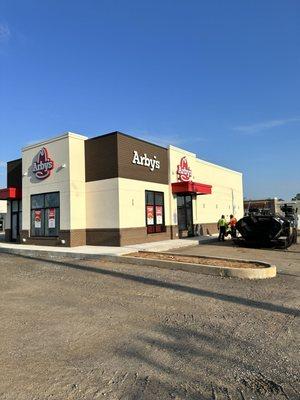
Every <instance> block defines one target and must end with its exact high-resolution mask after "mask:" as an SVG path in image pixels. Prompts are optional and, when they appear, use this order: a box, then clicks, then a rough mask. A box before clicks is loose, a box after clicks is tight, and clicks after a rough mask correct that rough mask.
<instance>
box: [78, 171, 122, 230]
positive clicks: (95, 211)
mask: <svg viewBox="0 0 300 400" xmlns="http://www.w3.org/2000/svg"><path fill="white" fill-rule="evenodd" d="M118 187H119V186H118V178H112V179H104V180H100V181H93V182H87V183H86V184H85V193H86V227H87V229H91V228H95V229H110V228H118V227H119V198H118Z"/></svg>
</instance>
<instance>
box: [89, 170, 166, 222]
mask: <svg viewBox="0 0 300 400" xmlns="http://www.w3.org/2000/svg"><path fill="white" fill-rule="evenodd" d="M146 190H154V191H159V192H163V193H164V198H165V223H166V225H169V223H170V218H169V215H170V214H169V201H168V198H169V185H163V184H160V183H152V182H144V181H136V180H133V179H126V178H112V179H104V180H100V181H94V182H87V183H86V227H87V229H91V228H97V229H109V228H136V227H144V226H145V225H146V224H145V191H146Z"/></svg>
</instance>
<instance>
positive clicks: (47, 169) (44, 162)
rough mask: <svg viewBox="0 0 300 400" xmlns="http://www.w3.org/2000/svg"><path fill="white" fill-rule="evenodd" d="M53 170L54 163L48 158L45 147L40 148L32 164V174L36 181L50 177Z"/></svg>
mask: <svg viewBox="0 0 300 400" xmlns="http://www.w3.org/2000/svg"><path fill="white" fill-rule="evenodd" d="M53 168H54V161H53V160H51V158H50V157H49V156H48V151H47V149H46V147H42V148H41V150H40V151H39V153H38V155H37V160H36V161H35V162H34V163H33V167H32V170H33V173H34V174H35V176H36V177H37V178H38V179H45V178H48V176H50V174H51V171H52V169H53Z"/></svg>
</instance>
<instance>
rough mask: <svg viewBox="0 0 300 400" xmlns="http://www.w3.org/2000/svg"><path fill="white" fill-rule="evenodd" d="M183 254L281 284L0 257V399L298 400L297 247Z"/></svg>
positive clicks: (207, 248)
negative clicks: (272, 269) (267, 275)
mask: <svg viewBox="0 0 300 400" xmlns="http://www.w3.org/2000/svg"><path fill="white" fill-rule="evenodd" d="M180 251H181V252H182V253H185V254H196V253H197V254H206V255H210V254H211V255H215V256H217V255H225V256H226V255H228V256H231V257H240V258H251V259H252V258H254V259H259V260H262V261H270V262H275V264H277V266H278V270H279V274H278V276H277V277H276V278H273V279H269V280H262V281H243V280H239V279H228V278H221V277H213V276H207V275H199V274H192V273H187V272H183V271H168V270H161V269H158V268H153V267H147V266H144V267H137V266H131V265H124V264H120V265H117V264H113V263H107V262H101V261H77V260H72V259H43V260H40V259H34V258H28V257H20V256H13V255H5V254H0V270H1V280H0V296H1V302H0V307H1V324H0V337H1V341H0V360H1V378H0V399H9V400H21V399H22V400H32V399H35V400H37V399H39V400H44V399H55V400H60V399H63V400H71V399H72V400H73V399H74V400H75V399H86V400H89V399H113V400H114V399H122V400H125V399H127V400H134V399H136V400H138V399H147V400H150V399H151V400H163V399H177V400H179V399H204V400H223V399H227V400H230V399H232V400H235V399H241V400H243V399H244V400H250V399H299V398H300V394H299V393H300V392H299V391H300V387H299V384H298V373H299V359H298V353H297V350H298V346H299V341H298V338H297V335H296V333H297V329H298V332H299V324H298V322H299V276H300V272H299V269H300V245H295V246H293V247H291V248H290V249H289V251H276V250H253V249H240V248H235V247H232V246H231V245H230V244H229V243H226V244H225V245H224V246H222V245H219V244H210V245H201V246H197V247H195V248H186V249H183V250H180ZM220 253H222V254H220Z"/></svg>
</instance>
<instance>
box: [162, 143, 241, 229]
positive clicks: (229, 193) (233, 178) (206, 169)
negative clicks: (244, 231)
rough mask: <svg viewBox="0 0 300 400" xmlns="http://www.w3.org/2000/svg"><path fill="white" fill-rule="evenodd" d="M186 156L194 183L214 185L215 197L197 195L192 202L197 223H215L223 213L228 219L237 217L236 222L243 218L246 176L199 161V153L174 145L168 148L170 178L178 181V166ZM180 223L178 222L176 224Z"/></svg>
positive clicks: (173, 204)
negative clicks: (233, 216) (244, 178)
mask: <svg viewBox="0 0 300 400" xmlns="http://www.w3.org/2000/svg"><path fill="white" fill-rule="evenodd" d="M184 156H186V157H187V161H188V165H189V167H190V168H191V170H192V177H191V180H192V181H194V182H199V183H204V184H208V185H212V194H210V195H198V196H196V197H195V198H194V199H193V219H194V224H200V223H214V222H216V221H218V219H219V218H220V216H221V214H224V215H225V216H226V218H229V215H230V214H232V213H233V214H234V215H235V216H236V218H237V219H239V218H242V217H243V215H244V209H243V176H242V174H241V173H240V172H237V171H233V170H231V169H228V168H224V167H221V166H219V165H215V164H212V163H209V162H207V161H203V160H200V159H198V158H197V157H196V154H194V153H190V152H188V151H185V150H183V149H179V148H177V147H174V146H169V165H170V169H169V174H170V175H169V179H170V182H177V181H178V177H177V166H178V164H179V162H180V160H181V158H182V157H184ZM176 208H177V203H176V196H174V195H173V196H172V198H171V213H172V214H173V223H175V219H176V218H175V215H176ZM176 222H177V221H176Z"/></svg>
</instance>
